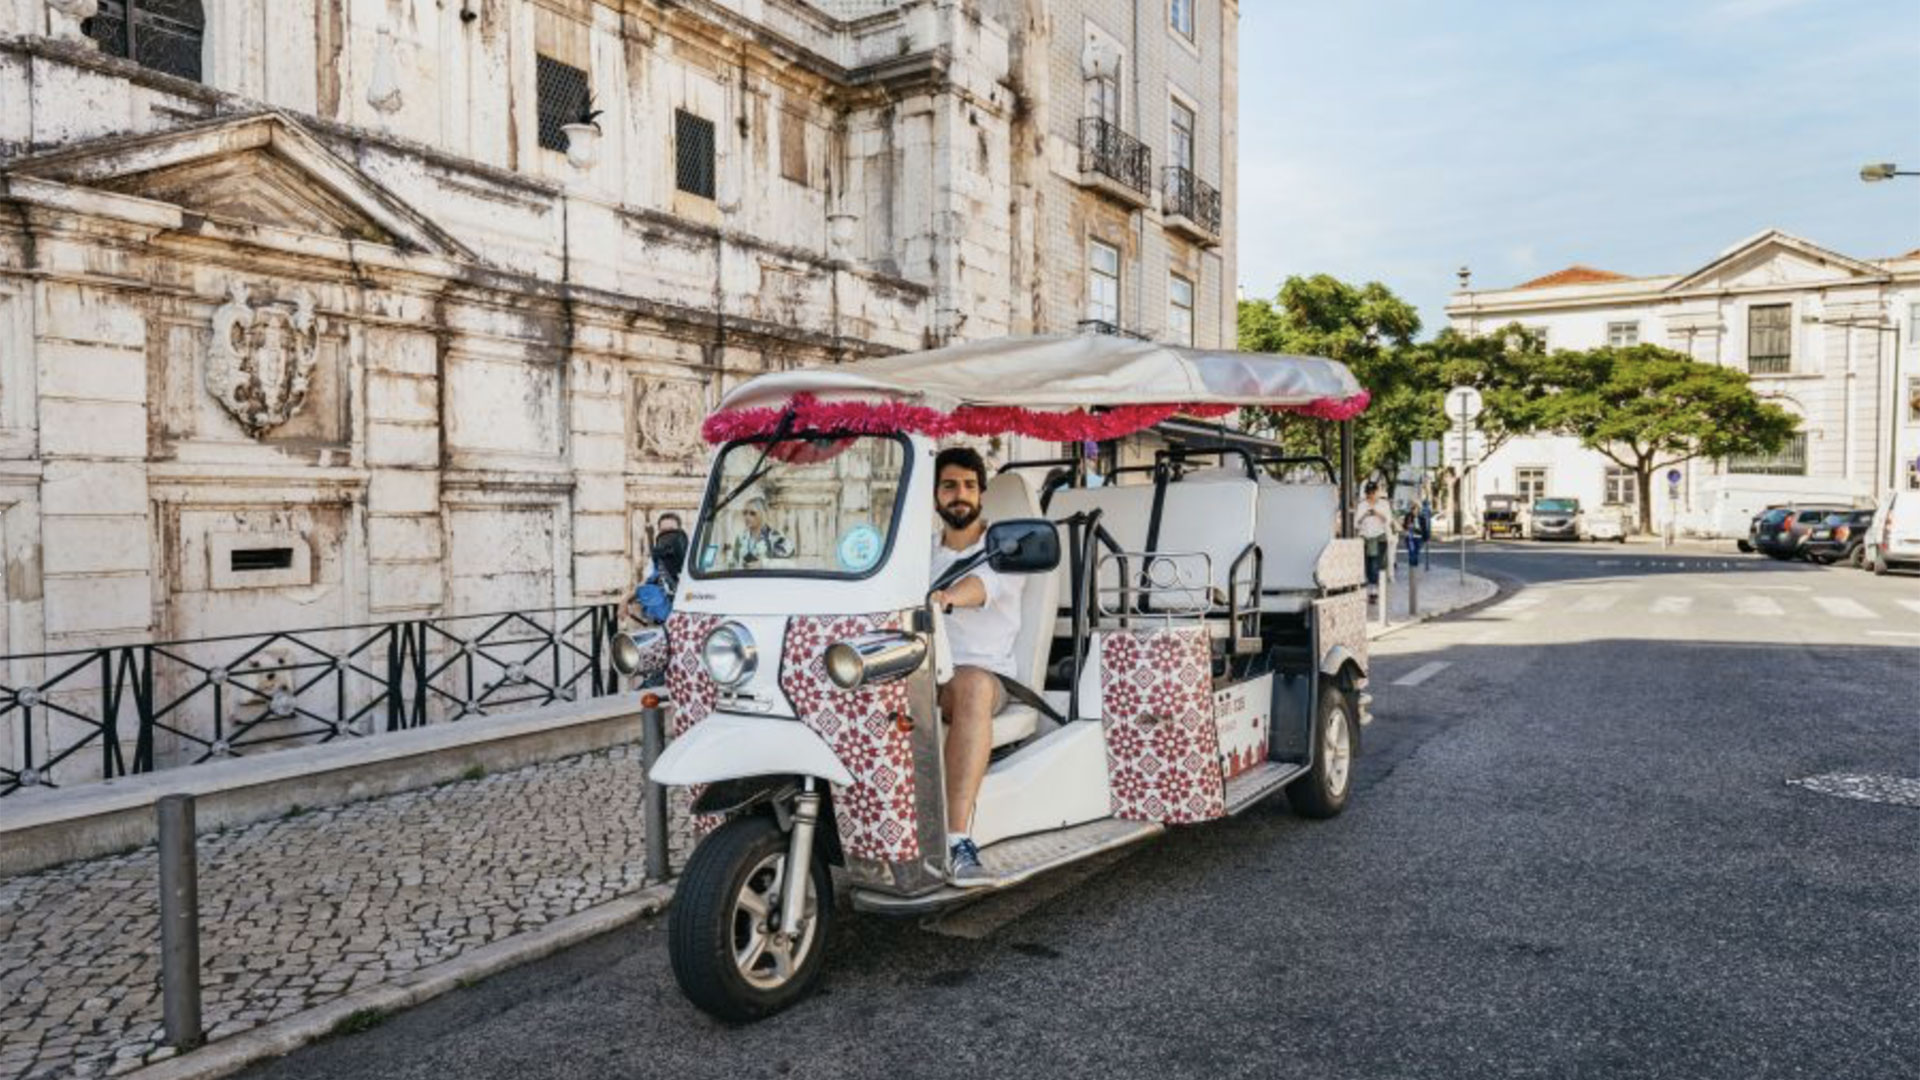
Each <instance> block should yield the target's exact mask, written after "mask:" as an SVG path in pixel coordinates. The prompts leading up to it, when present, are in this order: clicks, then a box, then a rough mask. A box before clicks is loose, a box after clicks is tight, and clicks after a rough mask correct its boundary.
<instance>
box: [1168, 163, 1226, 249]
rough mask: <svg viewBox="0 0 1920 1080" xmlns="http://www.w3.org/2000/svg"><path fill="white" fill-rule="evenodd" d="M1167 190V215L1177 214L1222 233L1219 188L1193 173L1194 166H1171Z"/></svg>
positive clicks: (1214, 231) (1208, 230)
mask: <svg viewBox="0 0 1920 1080" xmlns="http://www.w3.org/2000/svg"><path fill="white" fill-rule="evenodd" d="M1164 191H1165V195H1166V200H1167V201H1166V206H1165V210H1166V212H1167V213H1168V214H1178V215H1180V216H1181V217H1184V218H1186V219H1187V220H1188V221H1191V222H1193V223H1194V224H1195V225H1198V226H1200V227H1201V228H1202V229H1205V230H1206V231H1207V232H1208V233H1211V234H1212V235H1214V236H1218V235H1220V190H1219V189H1218V188H1216V187H1214V186H1213V185H1212V184H1209V183H1207V182H1206V181H1205V180H1202V179H1200V178H1199V177H1197V176H1195V175H1193V170H1192V169H1189V168H1187V167H1185V166H1183V165H1169V166H1167V171H1166V179H1165V188H1164Z"/></svg>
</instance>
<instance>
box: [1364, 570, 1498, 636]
mask: <svg viewBox="0 0 1920 1080" xmlns="http://www.w3.org/2000/svg"><path fill="white" fill-rule="evenodd" d="M1397 572H1398V573H1399V575H1400V576H1399V577H1396V578H1394V579H1393V580H1392V581H1390V582H1386V583H1385V586H1386V593H1387V604H1388V608H1387V615H1388V626H1386V627H1382V626H1381V625H1380V623H1379V618H1380V608H1379V606H1378V605H1377V604H1376V605H1369V606H1368V609H1367V633H1368V634H1369V635H1370V636H1374V637H1377V636H1379V635H1380V633H1381V632H1382V631H1384V630H1386V629H1390V628H1391V627H1394V626H1399V625H1400V624H1402V623H1405V622H1407V621H1408V620H1409V616H1408V614H1407V566H1406V563H1405V562H1402V563H1401V564H1400V566H1399V567H1398V571H1397ZM1414 572H1415V573H1417V574H1419V575H1420V618H1422V619H1430V618H1433V617H1435V616H1438V615H1444V614H1446V613H1447V612H1449V611H1455V610H1458V609H1460V608H1463V607H1466V606H1468V605H1469V604H1477V603H1480V602H1481V601H1482V600H1487V599H1490V598H1491V597H1492V596H1493V595H1494V594H1495V593H1496V592H1499V591H1500V589H1499V586H1497V585H1495V584H1494V583H1493V582H1491V581H1489V580H1487V579H1486V578H1483V577H1480V576H1479V575H1477V574H1474V573H1473V572H1472V571H1468V573H1467V575H1466V579H1465V580H1464V581H1463V580H1461V577H1460V571H1459V568H1458V567H1457V566H1449V565H1445V564H1436V565H1433V566H1429V567H1426V568H1424V569H1421V570H1417V571H1414Z"/></svg>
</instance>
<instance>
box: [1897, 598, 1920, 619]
mask: <svg viewBox="0 0 1920 1080" xmlns="http://www.w3.org/2000/svg"><path fill="white" fill-rule="evenodd" d="M1900 606H1901V607H1903V608H1906V609H1907V610H1908V611H1911V612H1913V613H1914V614H1915V615H1920V600H1902V601H1900Z"/></svg>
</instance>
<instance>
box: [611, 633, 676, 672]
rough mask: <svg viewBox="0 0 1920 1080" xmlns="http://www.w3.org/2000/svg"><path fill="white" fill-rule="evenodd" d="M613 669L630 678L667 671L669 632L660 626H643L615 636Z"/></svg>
mask: <svg viewBox="0 0 1920 1080" xmlns="http://www.w3.org/2000/svg"><path fill="white" fill-rule="evenodd" d="M613 669H614V670H615V671H618V672H619V673H620V674H622V675H626V676H629V677H631V676H647V675H658V674H659V673H660V672H662V671H665V670H666V669H667V632H666V631H665V630H663V629H661V628H660V627H658V626H643V627H641V628H640V629H638V630H628V631H625V632H623V633H619V634H616V635H614V638H613Z"/></svg>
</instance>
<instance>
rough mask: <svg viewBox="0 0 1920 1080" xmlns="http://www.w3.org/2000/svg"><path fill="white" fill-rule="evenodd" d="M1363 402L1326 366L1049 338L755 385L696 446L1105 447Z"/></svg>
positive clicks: (1348, 377) (725, 405)
mask: <svg viewBox="0 0 1920 1080" xmlns="http://www.w3.org/2000/svg"><path fill="white" fill-rule="evenodd" d="M1367 397H1368V395H1367V391H1366V390H1364V389H1363V388H1362V387H1361V386H1360V384H1359V382H1358V381H1357V380H1355V379H1354V377H1353V374H1352V372H1349V371H1348V370H1347V368H1346V366H1345V365H1343V364H1340V363H1338V362H1336V361H1333V360H1323V359H1320V358H1318V357H1310V356H1268V355H1263V354H1258V353H1238V352H1224V351H1213V350H1206V349H1185V348H1179V347H1176V346H1172V345H1159V344H1155V343H1152V342H1145V341H1135V340H1131V339H1128V338H1121V337H1116V336H1113V335H1110V334H1059V335H1051V336H1043V337H1011V338H1000V339H996V340H993V341H982V342H973V343H969V344H965V345H955V346H951V347H949V348H945V349H934V350H932V351H929V352H918V353H905V354H901V355H898V356H886V357H879V358H876V359H872V360H860V361H856V362H854V363H850V364H841V365H837V366H833V367H818V368H804V369H800V370H796V371H785V372H777V373H774V374H769V375H762V376H760V377H759V378H757V379H753V380H751V381H749V382H747V383H745V384H743V385H741V386H740V387H738V388H736V389H735V390H734V391H733V392H731V393H729V394H728V395H727V396H726V398H725V400H723V401H722V402H721V404H720V409H719V411H718V412H716V413H715V414H714V415H712V416H710V417H708V419H707V424H706V434H707V437H708V438H709V439H710V440H712V441H716V442H718V441H724V440H726V439H732V438H741V437H746V436H749V435H755V434H766V433H767V432H770V431H773V430H775V429H776V428H777V426H778V425H779V423H780V422H781V418H782V417H783V416H784V415H785V414H787V413H788V412H792V413H793V414H794V415H793V417H792V418H791V419H789V420H788V421H787V423H788V424H789V429H790V430H796V431H805V430H830V429H838V430H844V431H856V432H874V433H877V432H883V431H905V430H914V431H921V432H925V433H927V434H932V435H947V434H956V433H963V434H970V435H991V434H999V433H1002V432H1009V431H1011V432H1018V433H1021V434H1030V435H1035V436H1037V437H1041V438H1049V439H1060V440H1071V439H1079V438H1101V439H1107V438H1117V437H1119V436H1121V435H1125V434H1130V433H1132V432H1133V431H1137V430H1139V429H1141V428H1144V427H1148V426H1150V425H1152V424H1155V423H1158V422H1159V421H1161V420H1164V419H1166V418H1167V417H1169V416H1172V415H1174V414H1176V413H1188V414H1192V415H1196V416H1222V415H1225V414H1226V413H1229V412H1232V411H1233V410H1234V409H1236V408H1239V407H1243V406H1245V407H1259V408H1268V409H1277V410H1283V411H1288V412H1297V413H1303V414H1306V415H1310V416H1317V417H1321V418H1323V419H1329V420H1345V419H1348V418H1350V417H1352V416H1356V415H1358V414H1359V413H1360V412H1362V411H1364V410H1365V409H1366V405H1367ZM1092 410H1104V411H1102V412H1098V413H1095V412H1093V411H1092Z"/></svg>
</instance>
